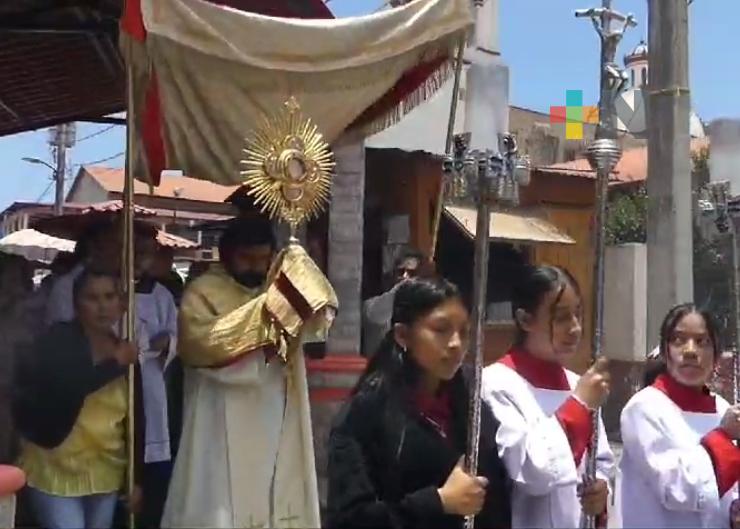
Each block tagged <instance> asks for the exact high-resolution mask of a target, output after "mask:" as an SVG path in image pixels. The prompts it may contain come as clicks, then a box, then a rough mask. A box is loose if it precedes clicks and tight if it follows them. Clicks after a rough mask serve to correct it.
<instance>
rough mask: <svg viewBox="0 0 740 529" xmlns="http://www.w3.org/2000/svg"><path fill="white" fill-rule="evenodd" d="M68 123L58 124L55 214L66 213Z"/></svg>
mask: <svg viewBox="0 0 740 529" xmlns="http://www.w3.org/2000/svg"><path fill="white" fill-rule="evenodd" d="M66 127H67V126H66V125H57V130H56V135H57V145H56V148H57V152H56V155H57V163H56V168H55V169H54V181H55V183H56V193H55V195H54V215H56V216H61V215H63V214H64V175H66V174H67V144H66V142H65V136H66V134H65V128H66Z"/></svg>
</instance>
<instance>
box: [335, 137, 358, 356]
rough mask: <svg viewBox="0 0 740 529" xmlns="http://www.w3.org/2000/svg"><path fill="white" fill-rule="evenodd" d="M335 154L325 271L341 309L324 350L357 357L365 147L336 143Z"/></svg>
mask: <svg viewBox="0 0 740 529" xmlns="http://www.w3.org/2000/svg"><path fill="white" fill-rule="evenodd" d="M334 155H335V157H336V162H337V167H336V174H335V177H334V182H333V184H332V195H331V205H330V206H329V260H328V268H329V280H330V281H331V284H332V285H333V286H334V289H335V290H336V292H337V296H338V297H339V305H340V310H339V314H338V316H337V319H336V321H335V322H334V326H333V327H332V330H331V333H330V335H329V342H328V344H327V350H328V351H330V352H331V353H334V354H357V353H359V352H360V336H361V331H362V317H361V306H362V300H361V299H360V295H361V290H362V253H363V252H362V250H363V244H362V241H363V237H362V234H363V217H364V207H363V206H364V202H365V147H364V144H363V143H362V142H351V143H350V142H342V143H338V144H336V145H335V146H334Z"/></svg>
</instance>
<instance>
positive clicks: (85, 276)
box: [72, 268, 120, 307]
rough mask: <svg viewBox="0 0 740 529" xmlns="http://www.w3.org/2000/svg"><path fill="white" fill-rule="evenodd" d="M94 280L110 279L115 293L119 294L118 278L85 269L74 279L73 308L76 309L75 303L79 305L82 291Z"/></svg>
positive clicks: (100, 271)
mask: <svg viewBox="0 0 740 529" xmlns="http://www.w3.org/2000/svg"><path fill="white" fill-rule="evenodd" d="M95 279H110V280H111V281H113V285H114V286H115V288H116V292H119V293H120V291H119V283H118V279H119V278H118V277H117V276H116V275H114V274H111V273H108V272H104V271H102V270H97V269H94V268H86V269H85V270H83V272H82V273H81V274H80V275H79V276H77V279H75V282H74V286H73V287H72V299H73V300H74V304H75V307H77V303H79V301H80V296H82V291H83V290H85V288H87V285H88V284H90V282H91V281H93V280H95Z"/></svg>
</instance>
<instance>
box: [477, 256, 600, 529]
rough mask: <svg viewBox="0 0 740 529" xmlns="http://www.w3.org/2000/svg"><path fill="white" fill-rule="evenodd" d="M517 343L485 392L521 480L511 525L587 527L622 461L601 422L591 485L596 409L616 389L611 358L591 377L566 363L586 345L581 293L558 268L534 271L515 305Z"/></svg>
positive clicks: (499, 439)
mask: <svg viewBox="0 0 740 529" xmlns="http://www.w3.org/2000/svg"><path fill="white" fill-rule="evenodd" d="M512 308H513V313H514V318H515V321H516V325H517V328H518V336H517V340H516V343H515V345H514V347H512V349H511V350H510V351H509V352H508V353H507V354H506V355H505V356H504V357H503V358H502V359H501V360H500V361H499V362H497V363H495V364H493V365H491V366H489V367H487V368H486V369H485V370H484V372H483V398H484V399H485V401H486V402H487V403H488V404H490V406H491V408H492V409H493V412H494V414H495V415H496V417H497V418H498V419H499V421H500V422H501V426H500V427H499V429H498V432H497V434H496V443H497V445H498V450H499V454H500V456H501V458H502V459H503V461H504V464H505V465H506V468H507V470H508V472H509V475H510V477H511V479H512V480H513V491H512V526H513V527H514V528H518V527H542V528H545V527H553V528H554V527H578V526H579V524H580V521H581V516H582V514H584V513H585V514H587V515H592V516H596V517H598V519H597V521H598V522H599V524H603V522H604V521H605V515H606V507H607V500H608V494H609V487H608V482H609V480H610V478H611V476H612V473H613V469H614V457H613V455H612V452H611V450H610V448H609V444H608V443H607V440H606V435H605V434H604V427H603V424H600V427H599V438H598V443H597V466H596V469H597V472H596V479H595V480H593V481H592V482H589V483H587V485H586V486H585V487H584V486H582V483H583V480H584V469H585V463H586V459H587V457H588V455H587V454H588V447H589V444H590V442H591V437H592V435H591V434H592V416H593V415H592V413H595V411H594V410H596V409H598V407H599V406H600V405H601V404H602V403H603V402H604V400H605V399H606V397H607V394H608V391H609V374H608V372H607V364H606V361H604V360H599V361H598V362H596V363H595V364H594V366H593V367H592V368H591V369H589V370H588V371H587V372H586V373H585V374H584V375H583V376H582V377H580V378H579V377H578V375H576V374H575V373H573V372H571V371H569V370H567V369H565V368H564V367H563V364H564V363H565V362H566V361H568V360H569V359H571V358H572V357H573V355H575V354H576V352H577V350H578V344H579V343H580V340H581V334H582V306H581V294H580V291H579V288H578V284H577V282H576V281H575V279H574V278H573V277H572V276H571V275H570V274H569V273H568V272H567V271H566V270H563V269H560V268H557V267H553V266H538V267H531V268H529V269H528V270H527V271H526V272H525V274H524V276H523V277H522V280H521V282H520V284H519V285H518V286H516V287H515V289H514V296H513V301H512Z"/></svg>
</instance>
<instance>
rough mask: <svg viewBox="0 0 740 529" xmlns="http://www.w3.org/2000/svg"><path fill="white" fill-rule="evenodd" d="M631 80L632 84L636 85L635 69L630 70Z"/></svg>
mask: <svg viewBox="0 0 740 529" xmlns="http://www.w3.org/2000/svg"><path fill="white" fill-rule="evenodd" d="M630 81H631V83H632V86H633V87H634V86H635V71H634V70H630Z"/></svg>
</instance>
